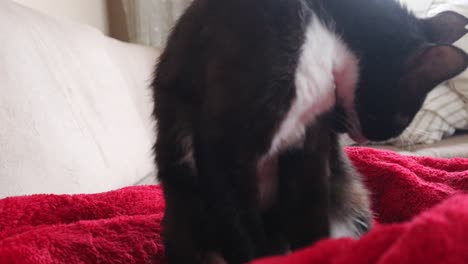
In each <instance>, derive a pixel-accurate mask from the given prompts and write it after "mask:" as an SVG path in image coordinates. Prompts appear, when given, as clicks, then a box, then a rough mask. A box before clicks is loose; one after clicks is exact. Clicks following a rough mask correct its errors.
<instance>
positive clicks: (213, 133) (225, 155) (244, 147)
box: [195, 111, 266, 264]
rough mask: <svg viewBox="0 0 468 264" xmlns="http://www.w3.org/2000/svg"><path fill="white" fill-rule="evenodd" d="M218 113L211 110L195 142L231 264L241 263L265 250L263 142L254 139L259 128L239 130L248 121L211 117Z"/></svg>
mask: <svg viewBox="0 0 468 264" xmlns="http://www.w3.org/2000/svg"><path fill="white" fill-rule="evenodd" d="M213 113H216V112H215V111H210V112H209V113H208V114H207V115H209V117H208V118H207V122H203V125H202V126H201V127H202V129H201V131H200V133H198V135H199V137H198V138H196V140H195V156H196V157H197V167H198V171H199V180H200V183H201V188H202V190H203V191H202V194H203V196H204V201H205V203H206V207H207V210H208V211H210V213H211V214H212V216H213V219H214V221H215V222H214V223H213V225H214V226H216V228H217V231H216V232H217V235H216V236H217V241H218V242H219V244H218V246H219V247H220V248H221V253H222V256H223V257H224V258H225V260H226V262H227V263H229V264H237V263H239V264H240V263H244V262H247V261H250V260H252V259H253V258H256V257H259V256H262V255H264V252H265V243H266V237H265V233H264V227H263V222H262V218H261V210H260V206H259V202H258V191H257V190H258V186H257V177H256V161H257V160H256V156H257V153H258V150H256V148H257V146H258V144H256V142H255V139H254V138H252V136H253V135H255V134H256V132H251V133H246V132H245V131H240V130H239V128H240V127H241V126H242V125H243V124H238V123H237V122H235V120H229V118H227V117H226V118H221V119H218V118H212V116H211V115H212V114H213ZM215 120H223V121H219V122H216V121H215ZM246 122H248V121H246Z"/></svg>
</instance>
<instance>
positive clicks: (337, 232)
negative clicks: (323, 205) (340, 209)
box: [330, 219, 357, 238]
mask: <svg viewBox="0 0 468 264" xmlns="http://www.w3.org/2000/svg"><path fill="white" fill-rule="evenodd" d="M330 237H332V238H342V237H351V238H355V237H357V234H356V231H355V229H354V226H353V224H352V222H347V221H342V220H338V221H337V220H336V219H332V220H331V222H330Z"/></svg>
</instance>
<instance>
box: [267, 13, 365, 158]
mask: <svg viewBox="0 0 468 264" xmlns="http://www.w3.org/2000/svg"><path fill="white" fill-rule="evenodd" d="M357 72H358V69H357V59H356V58H355V57H354V56H353V55H352V54H351V52H349V51H348V49H347V48H346V46H345V45H344V43H343V42H342V41H341V39H340V38H339V37H338V36H337V35H336V34H335V33H333V32H331V31H330V30H329V29H327V28H326V26H325V25H323V23H322V22H321V21H320V20H319V19H317V18H316V17H315V16H314V17H313V18H312V19H311V21H310V23H309V26H308V27H307V29H306V32H305V42H304V44H303V46H302V50H301V55H300V58H299V64H298V67H297V69H296V76H295V86H296V97H295V99H294V101H293V102H292V105H291V108H290V109H289V112H288V114H287V115H286V117H285V119H284V120H283V122H282V124H281V126H280V128H279V130H278V132H277V133H276V135H275V136H274V138H273V141H272V144H271V147H270V151H269V153H268V154H269V155H272V154H274V153H278V152H280V151H282V150H284V149H285V148H289V147H294V146H297V145H298V144H301V142H302V140H303V138H304V134H305V130H306V127H307V125H309V124H310V123H311V122H313V121H314V120H315V119H316V118H317V117H318V116H320V115H321V114H323V113H325V112H327V111H328V110H330V109H331V108H332V107H334V105H335V104H336V102H337V100H340V101H341V100H345V101H352V100H354V96H353V95H354V86H355V83H356V80H357ZM338 83H339V84H340V85H339V87H338V88H336V87H337V84H338ZM337 97H348V98H347V99H344V98H339V99H338V98H337Z"/></svg>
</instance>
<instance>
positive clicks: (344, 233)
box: [330, 212, 372, 238]
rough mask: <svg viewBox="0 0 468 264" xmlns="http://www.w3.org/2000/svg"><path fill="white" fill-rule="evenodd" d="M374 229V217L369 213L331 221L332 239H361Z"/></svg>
mask: <svg viewBox="0 0 468 264" xmlns="http://www.w3.org/2000/svg"><path fill="white" fill-rule="evenodd" d="M371 228H372V217H371V215H370V213H369V212H360V213H356V214H349V215H347V216H341V217H336V216H335V217H332V218H331V220H330V236H331V237H332V238H340V237H351V238H359V237H361V236H362V235H363V234H365V233H366V232H367V231H369V230H370V229H371Z"/></svg>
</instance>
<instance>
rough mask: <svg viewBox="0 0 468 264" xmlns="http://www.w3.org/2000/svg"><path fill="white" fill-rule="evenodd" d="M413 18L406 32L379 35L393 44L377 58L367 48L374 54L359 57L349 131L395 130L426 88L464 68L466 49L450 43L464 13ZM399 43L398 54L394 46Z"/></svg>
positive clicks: (383, 133)
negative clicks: (401, 36) (354, 119)
mask: <svg viewBox="0 0 468 264" xmlns="http://www.w3.org/2000/svg"><path fill="white" fill-rule="evenodd" d="M415 21H417V23H413V24H415V25H414V26H415V27H414V28H412V29H410V30H412V32H411V35H410V36H411V38H408V37H407V36H408V34H406V35H404V38H407V39H388V40H383V41H388V42H392V43H393V44H392V45H393V47H392V49H393V50H388V51H386V50H384V48H385V47H383V49H380V50H378V52H379V53H380V54H379V55H378V56H379V58H376V54H377V53H375V54H372V53H370V54H371V55H370V56H374V57H369V58H364V60H362V61H361V63H362V65H360V66H361V76H360V80H359V83H358V84H357V87H356V94H355V98H354V102H355V114H356V113H357V115H356V117H357V119H358V120H359V122H358V123H359V124H360V131H359V132H357V133H356V134H354V135H351V136H352V137H353V136H354V137H356V138H359V137H361V138H365V139H367V140H371V141H383V140H387V139H390V138H393V137H396V136H398V135H400V134H401V133H402V132H403V130H404V129H405V128H406V127H407V126H408V125H409V124H410V122H411V121H412V120H413V118H414V116H415V115H416V113H417V112H418V111H419V110H420V108H421V107H422V104H423V102H424V100H425V98H426V96H427V94H428V93H429V92H430V91H431V90H432V89H433V88H435V87H436V86H437V85H438V84H440V83H442V82H444V81H446V80H448V79H450V78H452V77H454V76H456V75H458V74H460V73H461V72H463V71H464V70H465V69H466V68H467V66H468V55H467V54H466V53H465V52H464V51H463V50H461V49H459V48H457V47H455V46H453V45H452V44H453V43H454V42H455V41H456V40H458V39H459V38H461V37H462V36H463V35H465V34H466V33H467V32H468V29H467V27H468V19H467V18H466V17H464V16H462V15H460V14H457V13H455V12H450V11H447V12H443V13H440V14H439V15H437V16H435V17H432V18H427V19H415ZM395 30H397V31H398V30H405V29H395ZM384 44H385V43H384ZM398 45H401V50H402V51H404V52H402V53H401V54H397V53H395V52H394V50H395V46H398ZM383 46H385V45H383ZM348 132H349V131H348ZM355 132H356V131H355ZM350 134H352V133H350Z"/></svg>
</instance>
